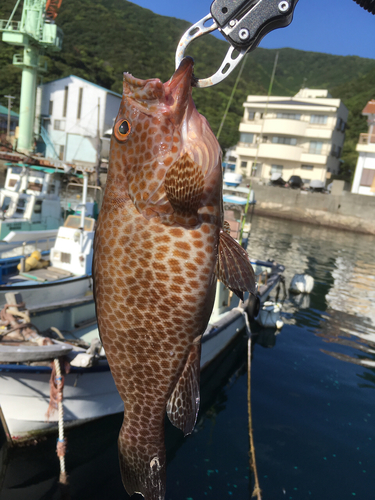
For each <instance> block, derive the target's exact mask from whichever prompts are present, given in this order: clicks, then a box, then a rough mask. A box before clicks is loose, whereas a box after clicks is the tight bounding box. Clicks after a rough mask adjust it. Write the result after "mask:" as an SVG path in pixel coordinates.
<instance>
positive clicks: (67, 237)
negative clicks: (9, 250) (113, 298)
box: [0, 172, 96, 308]
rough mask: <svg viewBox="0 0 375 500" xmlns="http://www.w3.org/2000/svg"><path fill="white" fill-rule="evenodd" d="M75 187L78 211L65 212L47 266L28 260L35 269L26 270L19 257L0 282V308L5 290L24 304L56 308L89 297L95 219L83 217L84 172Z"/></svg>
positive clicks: (85, 195)
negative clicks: (14, 268) (15, 270)
mask: <svg viewBox="0 0 375 500" xmlns="http://www.w3.org/2000/svg"><path fill="white" fill-rule="evenodd" d="M79 188H80V190H81V194H82V203H80V205H79V207H80V212H81V213H80V215H75V214H71V215H69V216H68V217H67V218H66V220H65V222H64V224H63V225H62V226H60V227H59V229H58V232H57V237H56V240H55V243H54V246H53V247H52V248H51V250H50V253H49V256H48V262H49V263H50V265H46V266H44V265H43V267H42V265H39V263H38V262H34V263H31V262H30V263H29V265H33V266H34V267H35V266H36V267H37V268H31V269H29V268H26V267H25V266H26V265H27V263H28V261H27V260H24V259H22V261H21V263H20V266H19V268H20V270H19V272H18V273H16V274H14V275H9V274H6V275H5V276H4V280H3V281H2V283H0V307H3V306H4V305H5V303H6V298H5V294H6V293H8V292H13V293H15V292H18V293H21V294H22V296H23V298H24V300H25V302H26V303H27V305H28V307H42V306H50V305H51V304H54V305H55V307H57V308H58V307H59V303H61V302H64V301H66V300H72V299H74V300H75V301H81V300H85V297H86V296H87V295H91V297H92V276H91V267H92V259H93V241H94V234H95V223H96V221H95V219H94V218H92V217H86V205H87V188H88V175H87V173H86V172H84V173H83V185H79ZM34 260H35V259H34ZM40 264H42V263H41V262H40ZM45 264H47V262H45ZM93 307H94V306H93V305H92V308H93Z"/></svg>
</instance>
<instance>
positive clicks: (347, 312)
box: [249, 217, 375, 383]
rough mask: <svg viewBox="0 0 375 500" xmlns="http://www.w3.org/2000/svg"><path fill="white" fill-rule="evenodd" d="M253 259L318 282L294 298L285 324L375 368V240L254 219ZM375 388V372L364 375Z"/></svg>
mask: <svg viewBox="0 0 375 500" xmlns="http://www.w3.org/2000/svg"><path fill="white" fill-rule="evenodd" d="M250 243H251V246H250V249H249V253H250V255H251V256H252V257H254V258H265V257H266V258H272V259H275V260H277V261H279V262H281V263H282V264H284V265H285V266H286V272H285V276H286V282H287V286H288V285H289V283H290V281H291V279H292V277H293V276H294V274H296V273H307V274H310V275H311V276H313V278H314V280H315V286H314V290H313V292H312V294H311V296H309V295H297V296H293V295H289V297H288V299H287V300H286V301H285V303H284V307H283V312H284V317H283V320H284V322H285V323H287V324H289V325H299V326H302V327H307V328H308V329H310V330H311V331H312V332H313V333H315V334H316V335H317V336H318V337H320V338H321V339H322V340H324V342H325V343H330V344H334V345H335V348H334V349H332V350H331V349H325V348H323V347H322V352H324V353H325V354H328V355H330V356H333V357H335V358H337V359H340V360H342V361H349V362H351V363H355V364H358V365H361V366H363V367H365V368H367V369H369V368H370V369H371V368H373V367H375V357H374V354H375V252H374V248H375V237H373V236H370V235H361V234H355V233H351V232H345V231H335V230H332V229H328V228H322V227H318V226H310V225H304V224H299V223H292V222H290V221H283V220H277V219H265V218H260V217H255V218H254V224H253V230H252V238H251V242H250ZM359 376H361V377H363V378H365V379H366V380H368V381H371V382H372V383H373V378H374V375H373V373H372V371H371V373H370V372H367V371H366V372H365V373H364V374H363V375H359Z"/></svg>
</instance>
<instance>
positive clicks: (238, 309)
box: [0, 261, 284, 443]
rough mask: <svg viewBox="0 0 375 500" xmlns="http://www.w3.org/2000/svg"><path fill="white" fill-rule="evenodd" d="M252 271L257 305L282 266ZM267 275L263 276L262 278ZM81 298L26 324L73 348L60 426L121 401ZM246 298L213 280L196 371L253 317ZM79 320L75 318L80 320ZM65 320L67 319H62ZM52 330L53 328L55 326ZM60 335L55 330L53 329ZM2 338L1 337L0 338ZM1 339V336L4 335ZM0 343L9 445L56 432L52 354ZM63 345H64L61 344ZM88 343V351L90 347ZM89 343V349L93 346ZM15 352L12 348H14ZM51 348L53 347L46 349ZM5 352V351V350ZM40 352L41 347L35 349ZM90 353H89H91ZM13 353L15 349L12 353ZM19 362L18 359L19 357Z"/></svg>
mask: <svg viewBox="0 0 375 500" xmlns="http://www.w3.org/2000/svg"><path fill="white" fill-rule="evenodd" d="M253 267H254V269H255V273H256V274H257V275H258V276H262V283H263V284H261V285H260V286H259V288H258V292H259V301H260V304H262V303H263V302H264V301H265V300H267V298H268V297H269V294H270V293H271V292H272V290H274V288H275V287H276V286H277V284H278V283H279V281H280V279H281V276H282V273H283V271H284V267H283V266H281V265H277V264H275V263H272V262H262V261H256V262H253ZM266 274H267V276H268V277H267V280H264V279H263V277H264V276H265V275H266ZM85 300H86V302H82V301H81V302H80V303H79V304H77V303H75V301H74V300H72V301H66V303H65V304H63V305H64V306H65V309H64V308H63V309H62V310H61V311H60V312H59V311H58V309H57V308H56V307H54V305H51V306H44V308H39V309H38V308H30V316H31V322H32V323H33V324H35V325H36V326H37V327H38V328H39V330H44V329H46V328H47V327H48V325H50V326H51V325H58V330H59V331H60V332H61V334H63V336H64V338H63V339H60V340H61V341H62V342H64V343H66V342H68V346H69V347H70V348H72V344H69V342H72V341H73V348H72V349H71V350H70V351H69V353H68V354H67V356H68V358H69V360H70V365H71V369H70V372H69V373H68V374H67V375H65V385H64V400H63V406H64V426H66V427H71V426H76V425H81V424H83V423H85V422H87V421H89V420H92V419H96V418H100V417H104V416H106V415H112V414H115V413H121V412H123V409H124V407H123V403H122V401H121V399H120V396H119V394H118V392H117V390H116V387H115V384H114V381H113V378H112V375H111V372H110V369H109V365H108V362H107V360H106V358H105V353H104V352H103V350H102V349H100V350H99V353H98V352H97V351H98V350H95V343H96V342H98V339H99V333H98V329H97V325H96V323H95V319H94V317H91V321H90V319H87V316H88V313H87V310H85V309H84V308H85V307H86V308H87V307H90V304H91V307H92V298H91V299H90V298H89V297H87V298H86V299H85ZM255 304H256V307H255V308H254V303H253V302H251V301H249V300H245V303H243V302H240V301H239V299H238V297H237V296H236V295H232V293H231V292H230V291H229V290H228V289H226V288H225V287H224V286H223V284H222V283H221V282H219V281H218V283H217V292H216V298H215V304H214V308H213V312H212V315H211V318H210V321H209V325H208V327H207V329H206V331H205V333H204V335H203V337H202V355H201V369H202V370H204V369H206V368H207V367H208V366H209V365H210V364H211V363H212V362H213V361H214V360H215V359H217V357H218V356H219V355H220V354H221V353H222V352H223V351H224V350H225V349H227V348H228V347H229V346H230V344H231V343H232V342H233V341H234V340H235V339H236V337H237V336H238V335H239V334H240V332H243V331H244V328H245V317H244V314H250V315H254V314H256V312H257V311H258V309H259V303H258V304H257V302H256V303H255ZM82 317H83V318H84V319H83V320H80V319H81V318H82ZM67 318H69V319H67ZM54 331H55V332H56V331H57V330H56V329H55V330H54ZM58 333H59V332H58ZM0 338H1V337H0ZM3 339H4V337H3ZM77 340H79V342H80V343H81V345H82V342H86V343H87V348H82V347H79V346H77ZM2 344H3V345H4V343H2V342H0V377H1V384H0V409H1V412H0V416H2V420H3V426H4V430H5V432H6V434H7V437H8V439H9V441H12V442H14V443H17V442H21V441H24V440H29V439H35V438H37V437H38V436H41V435H43V434H45V433H46V432H49V431H56V429H57V425H58V414H57V412H55V413H54V414H52V415H51V416H50V418H49V419H48V420H47V418H46V413H47V410H48V407H49V402H50V383H49V381H50V377H51V366H50V363H51V361H52V359H51V358H49V359H47V360H45V361H44V362H40V361H35V360H34V361H33V359H34V357H35V348H34V349H33V352H32V353H30V358H29V362H26V361H25V359H26V358H25V353H24V352H19V353H18V355H19V356H20V357H19V358H18V359H20V361H19V362H18V363H17V362H15V361H14V359H15V358H14V357H13V358H12V362H6V360H7V359H10V355H9V352H8V353H5V352H4V348H2V347H1V345H2ZM60 345H63V344H60ZM90 345H91V350H90V347H88V346H90ZM92 346H94V349H93V347H92ZM14 349H15V350H17V348H16V347H13V350H14ZM51 349H52V348H51ZM8 351H9V350H8ZM39 351H43V346H40V347H39ZM93 352H94V353H93ZM16 355H17V353H16ZM21 360H22V361H21Z"/></svg>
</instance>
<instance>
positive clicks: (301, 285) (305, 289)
mask: <svg viewBox="0 0 375 500" xmlns="http://www.w3.org/2000/svg"><path fill="white" fill-rule="evenodd" d="M313 288H314V278H313V277H312V276H309V275H308V274H295V275H294V276H293V278H292V281H291V282H290V286H289V291H290V292H291V293H295V294H298V293H310V292H311V291H312V289H313Z"/></svg>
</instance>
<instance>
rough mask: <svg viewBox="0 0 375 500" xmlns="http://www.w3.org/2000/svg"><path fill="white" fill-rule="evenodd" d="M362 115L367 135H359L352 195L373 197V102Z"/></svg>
mask: <svg viewBox="0 0 375 500" xmlns="http://www.w3.org/2000/svg"><path fill="white" fill-rule="evenodd" d="M362 114H363V115H365V116H367V123H368V133H367V134H360V136H359V142H358V144H357V147H356V150H357V151H358V152H359V156H358V160H357V166H356V168H355V174H354V179H353V185H352V193H357V194H367V195H372V196H374V195H375V100H372V101H369V102H368V103H367V104H366V106H365V108H364V110H363V111H362Z"/></svg>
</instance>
